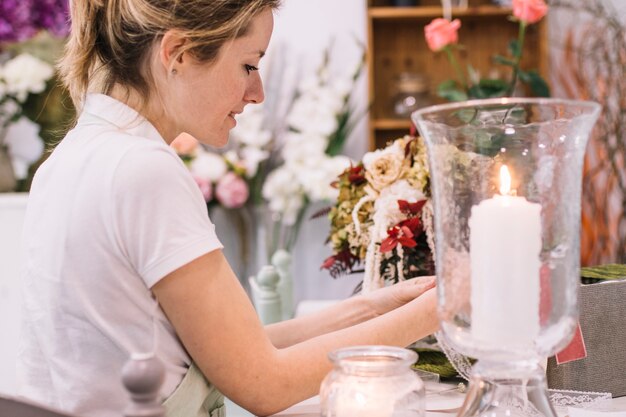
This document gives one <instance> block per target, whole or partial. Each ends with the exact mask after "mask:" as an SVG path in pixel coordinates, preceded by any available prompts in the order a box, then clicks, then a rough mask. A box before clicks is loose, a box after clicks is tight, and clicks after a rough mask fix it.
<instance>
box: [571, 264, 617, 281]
mask: <svg viewBox="0 0 626 417" xmlns="http://www.w3.org/2000/svg"><path fill="white" fill-rule="evenodd" d="M580 276H581V277H582V278H596V279H619V278H626V265H622V264H607V265H598V266H588V267H585V268H581V270H580Z"/></svg>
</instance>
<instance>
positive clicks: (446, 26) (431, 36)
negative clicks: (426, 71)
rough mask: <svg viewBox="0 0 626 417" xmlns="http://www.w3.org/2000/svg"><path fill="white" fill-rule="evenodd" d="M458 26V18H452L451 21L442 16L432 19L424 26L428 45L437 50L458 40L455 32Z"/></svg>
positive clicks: (459, 25) (459, 23) (459, 24)
mask: <svg viewBox="0 0 626 417" xmlns="http://www.w3.org/2000/svg"><path fill="white" fill-rule="evenodd" d="M460 27H461V21H460V20H459V19H454V20H453V21H452V22H449V21H448V20H446V19H442V18H437V19H434V20H433V21H432V22H430V23H429V24H428V25H426V27H424V34H425V35H426V43H427V44H428V47H429V48H430V49H431V50H432V51H434V52H437V51H440V50H442V49H443V48H445V47H446V46H448V45H452V44H455V43H457V42H458V41H459V35H458V33H457V32H458V31H459V28H460Z"/></svg>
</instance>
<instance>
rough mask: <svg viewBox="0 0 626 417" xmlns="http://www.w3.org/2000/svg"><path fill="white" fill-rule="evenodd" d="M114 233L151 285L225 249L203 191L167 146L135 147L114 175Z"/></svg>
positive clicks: (138, 271) (112, 194)
mask: <svg viewBox="0 0 626 417" xmlns="http://www.w3.org/2000/svg"><path fill="white" fill-rule="evenodd" d="M111 204H112V218H113V231H114V236H116V239H117V240H118V242H117V244H118V246H119V247H120V250H121V251H122V252H123V255H124V256H125V257H127V258H128V260H129V262H130V264H131V265H132V267H133V268H134V269H135V270H136V272H137V273H138V274H139V275H140V276H141V277H142V278H143V280H144V281H145V283H146V285H147V286H148V288H150V287H152V286H153V285H154V284H156V283H157V282H158V281H159V280H160V279H161V278H163V277H165V276H166V275H167V274H169V273H171V272H173V271H175V270H176V269H178V268H180V267H182V266H183V265H185V264H187V263H189V262H191V261H193V260H194V259H196V258H198V257H200V256H202V255H204V254H206V253H209V252H211V251H213V250H216V249H221V248H222V244H221V243H220V241H219V239H218V238H217V235H216V233H215V226H214V225H213V223H211V221H210V219H209V216H208V212H207V207H206V203H205V201H204V199H203V197H202V193H201V192H200V190H199V189H198V186H197V185H196V183H195V181H194V180H193V178H192V177H191V175H190V174H189V172H188V170H187V169H186V167H185V166H184V165H183V163H182V162H181V161H180V159H179V158H178V156H176V154H174V153H173V152H171V151H170V150H169V149H168V148H165V147H163V146H157V145H153V146H139V147H133V148H131V150H129V151H128V152H127V153H126V154H125V156H124V157H123V158H122V159H121V161H120V163H119V165H118V167H117V169H116V171H115V174H114V178H113V181H112V190H111Z"/></svg>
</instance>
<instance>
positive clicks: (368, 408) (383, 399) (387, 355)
mask: <svg viewBox="0 0 626 417" xmlns="http://www.w3.org/2000/svg"><path fill="white" fill-rule="evenodd" d="M329 358H330V360H331V361H332V363H333V365H334V369H333V370H332V371H331V372H330V373H329V374H328V375H327V376H326V378H325V379H324V381H323V382H322V386H321V389H320V400H321V413H322V417H354V416H359V417H424V415H425V404H424V397H425V394H424V383H423V382H422V380H421V379H420V378H419V376H417V374H416V373H415V372H414V371H413V370H412V369H411V365H412V364H414V363H415V362H416V361H417V353H415V352H413V351H412V350H408V349H402V348H396V347H390V346H357V347H349V348H343V349H339V350H336V351H334V352H331V353H330V354H329Z"/></svg>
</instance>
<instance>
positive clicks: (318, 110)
mask: <svg viewBox="0 0 626 417" xmlns="http://www.w3.org/2000/svg"><path fill="white" fill-rule="evenodd" d="M287 123H288V124H289V126H290V127H292V128H293V129H295V130H298V131H300V132H315V133H318V134H320V135H323V136H330V135H331V134H332V133H333V132H334V131H335V130H337V126H338V124H337V115H336V114H335V113H334V112H333V110H332V109H330V108H328V107H327V106H325V105H324V104H323V103H320V101H319V100H318V98H317V97H313V96H312V95H309V94H307V95H306V96H301V97H299V98H298V99H297V100H296V102H295V103H294V105H293V108H292V109H291V112H290V113H289V115H288V116H287Z"/></svg>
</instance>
